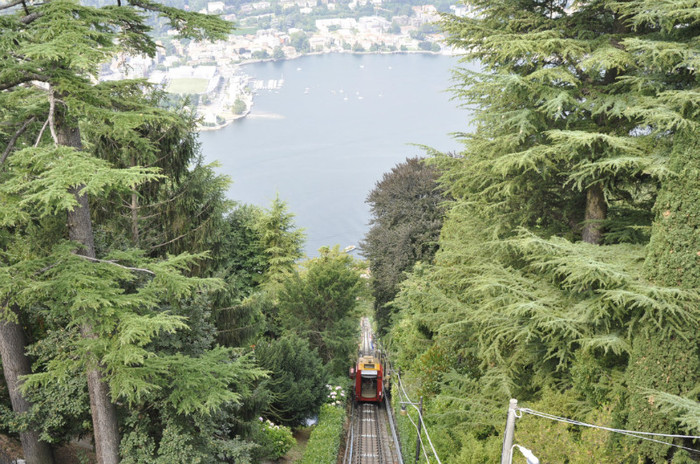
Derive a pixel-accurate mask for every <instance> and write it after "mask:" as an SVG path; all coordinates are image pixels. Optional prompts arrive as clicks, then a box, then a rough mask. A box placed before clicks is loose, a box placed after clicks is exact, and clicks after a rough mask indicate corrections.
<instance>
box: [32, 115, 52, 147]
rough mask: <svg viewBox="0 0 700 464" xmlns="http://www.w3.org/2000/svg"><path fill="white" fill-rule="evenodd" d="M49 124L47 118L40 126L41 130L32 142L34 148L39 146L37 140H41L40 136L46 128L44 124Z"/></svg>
mask: <svg viewBox="0 0 700 464" xmlns="http://www.w3.org/2000/svg"><path fill="white" fill-rule="evenodd" d="M48 125H49V120H48V119H47V120H46V122H45V123H44V125H43V126H41V130H40V131H39V135H38V136H37V138H36V142H35V143H34V148H36V147H38V146H39V142H41V136H42V135H44V131H45V130H46V126H48Z"/></svg>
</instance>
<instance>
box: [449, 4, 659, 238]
mask: <svg viewBox="0 0 700 464" xmlns="http://www.w3.org/2000/svg"><path fill="white" fill-rule="evenodd" d="M472 3H473V6H474V7H475V8H476V9H477V10H479V11H480V14H479V15H477V16H475V17H455V16H448V17H446V19H445V21H444V22H443V26H444V28H445V30H446V31H447V33H448V36H449V38H448V43H450V44H452V45H453V46H456V47H459V48H461V49H463V50H465V51H467V52H468V53H467V56H465V58H464V59H465V60H470V61H478V62H480V63H481V65H482V70H480V71H470V70H468V69H462V70H460V79H461V83H460V85H459V87H458V91H457V94H458V95H459V96H460V98H463V99H464V103H465V104H468V105H474V106H475V107H476V108H477V110H476V113H475V117H476V121H477V122H478V123H477V124H478V130H477V131H476V132H475V133H474V134H470V135H469V137H468V139H467V153H468V156H467V157H468V161H467V160H465V162H464V163H461V165H462V166H463V167H465V169H466V170H468V171H469V174H468V175H467V174H466V173H462V174H459V175H460V176H461V177H462V179H463V182H459V183H455V185H459V186H460V188H461V187H467V186H468V190H469V191H470V194H477V192H481V194H482V195H483V196H485V197H487V199H488V201H489V202H490V203H492V204H494V205H495V204H500V205H501V206H502V211H503V215H504V216H505V217H504V218H503V220H499V222H504V223H505V224H509V225H510V226H511V227H512V226H518V225H527V226H528V227H533V228H534V227H537V228H539V229H542V230H543V231H547V232H549V233H558V234H570V236H572V237H573V236H579V237H581V239H582V240H584V241H586V242H588V243H596V244H599V243H602V242H603V241H604V240H605V232H606V231H607V232H608V233H609V235H608V237H610V238H609V239H608V240H610V241H614V240H615V237H619V236H620V234H622V233H623V232H625V233H627V234H629V230H630V229H631V228H635V227H637V226H639V225H648V224H649V221H650V219H651V218H650V217H649V215H648V213H647V212H648V210H649V209H650V206H651V204H650V200H651V198H653V197H652V196H650V195H649V194H648V193H650V192H651V191H653V188H654V186H655V183H654V182H655V181H654V179H655V178H658V176H659V175H660V174H661V172H662V168H661V166H660V164H659V161H660V160H659V158H658V156H656V155H655V150H654V149H653V148H652V146H650V145H649V142H650V141H649V140H648V138H647V137H644V136H643V135H644V134H645V132H644V130H643V128H644V125H645V122H644V121H643V119H642V118H641V117H640V115H639V114H638V113H636V112H633V111H627V110H626V108H627V107H628V106H630V103H626V102H633V101H635V99H637V98H643V97H644V96H645V95H646V94H647V93H650V92H651V89H648V91H647V89H641V90H640V89H639V87H638V86H636V85H634V84H632V83H631V81H630V80H629V79H628V77H630V76H631V75H633V70H632V68H631V67H630V65H631V64H632V63H634V60H635V58H634V53H633V50H632V49H630V48H627V47H624V46H623V47H618V46H616V44H618V43H624V42H625V41H626V40H627V41H630V43H632V41H634V37H635V35H636V34H638V33H635V32H634V31H633V26H632V24H631V23H630V21H629V20H626V19H625V14H624V13H622V12H619V11H618V10H617V8H616V7H615V5H616V4H615V3H614V2H607V1H604V2H594V1H590V2H589V1H586V2H580V3H579V4H577V6H576V8H575V9H572V10H567V9H566V5H567V2H566V1H559V0H557V1H553V2H548V3H544V4H543V3H540V2H536V1H526V2H522V3H512V4H508V5H505V4H503V5H501V4H499V3H497V2H493V1H491V0H476V1H474V2H472ZM505 18H509V20H508V21H507V22H504V20H505ZM513 18H519V20H517V21H514V20H513ZM590 18H597V20H596V21H590ZM482 168H483V170H482ZM455 174H457V172H456V171H455ZM455 193H456V192H455ZM464 193H466V190H465V191H464ZM494 213H497V210H496V209H495V210H494Z"/></svg>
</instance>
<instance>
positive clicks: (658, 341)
mask: <svg viewBox="0 0 700 464" xmlns="http://www.w3.org/2000/svg"><path fill="white" fill-rule="evenodd" d="M626 377H627V378H626V381H627V384H628V385H629V387H630V398H629V402H628V404H627V412H628V414H629V415H628V421H627V426H628V427H629V428H631V429H632V430H644V431H659V430H663V431H664V433H680V432H681V431H680V430H677V428H676V425H675V424H676V417H675V415H674V414H664V413H663V412H661V411H659V404H658V403H657V401H656V397H655V394H654V393H653V391H654V390H655V391H661V392H664V393H667V394H671V395H677V396H688V395H689V394H690V397H691V399H694V400H696V401H698V400H700V392H698V391H697V390H698V388H697V387H698V384H699V382H700V344H698V337H697V335H695V336H692V335H691V336H690V337H689V338H688V339H685V338H681V337H678V336H668V335H662V334H659V333H653V334H651V335H650V336H643V335H640V336H638V337H637V338H636V339H635V341H634V344H633V346H632V352H631V353H630V365H629V367H628V369H627V374H626ZM677 443H678V444H683V441H682V440H677ZM687 445H691V446H692V441H688V442H687ZM674 451H675V450H672V449H670V447H668V446H665V445H659V444H656V443H650V442H646V441H640V442H639V443H638V444H637V452H638V453H639V455H640V456H644V457H646V458H648V459H650V460H651V461H652V462H655V463H662V462H668V461H667V459H668V458H669V457H670V456H672V455H673V454H674Z"/></svg>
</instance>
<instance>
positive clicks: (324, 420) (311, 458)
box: [301, 404, 345, 464]
mask: <svg viewBox="0 0 700 464" xmlns="http://www.w3.org/2000/svg"><path fill="white" fill-rule="evenodd" d="M344 422H345V408H343V407H338V406H331V405H329V404H324V405H323V406H321V413H320V414H319V416H318V424H317V425H316V427H315V428H314V431H313V432H311V438H309V443H308V444H307V445H306V450H305V451H304V457H303V458H302V460H301V464H326V463H327V464H334V463H335V462H336V461H337V460H338V450H339V449H340V440H341V439H342V436H343V424H344Z"/></svg>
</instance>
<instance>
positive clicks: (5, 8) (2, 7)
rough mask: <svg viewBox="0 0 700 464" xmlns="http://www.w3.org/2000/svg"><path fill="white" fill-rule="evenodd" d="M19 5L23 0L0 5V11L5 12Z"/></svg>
mask: <svg viewBox="0 0 700 464" xmlns="http://www.w3.org/2000/svg"><path fill="white" fill-rule="evenodd" d="M20 3H24V0H15V1H14V2H10V3H7V4H5V5H0V10H7V9H8V8H12V7H13V6H17V5H19V4H20Z"/></svg>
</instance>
